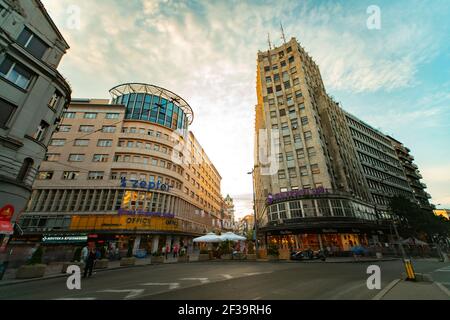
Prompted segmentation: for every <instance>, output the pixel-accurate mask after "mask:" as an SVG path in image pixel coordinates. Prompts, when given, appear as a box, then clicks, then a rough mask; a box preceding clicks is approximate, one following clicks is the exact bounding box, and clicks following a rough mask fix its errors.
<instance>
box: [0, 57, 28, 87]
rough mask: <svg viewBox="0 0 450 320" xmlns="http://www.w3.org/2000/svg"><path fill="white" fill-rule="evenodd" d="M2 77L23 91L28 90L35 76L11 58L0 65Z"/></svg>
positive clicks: (6, 58) (7, 58)
mask: <svg viewBox="0 0 450 320" xmlns="http://www.w3.org/2000/svg"><path fill="white" fill-rule="evenodd" d="M0 75H2V76H3V77H4V78H5V79H7V80H9V81H11V82H12V83H14V84H15V85H17V86H19V87H21V88H22V89H27V88H28V85H29V84H30V82H31V78H32V77H33V74H32V73H31V71H29V70H28V69H27V68H26V67H24V66H22V65H21V64H19V63H18V62H16V61H14V60H12V59H11V58H9V57H5V59H3V61H2V63H1V64H0Z"/></svg>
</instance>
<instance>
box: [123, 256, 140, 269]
mask: <svg viewBox="0 0 450 320" xmlns="http://www.w3.org/2000/svg"><path fill="white" fill-rule="evenodd" d="M135 264H136V258H135V257H129V258H122V259H120V266H121V267H127V266H134V265H135Z"/></svg>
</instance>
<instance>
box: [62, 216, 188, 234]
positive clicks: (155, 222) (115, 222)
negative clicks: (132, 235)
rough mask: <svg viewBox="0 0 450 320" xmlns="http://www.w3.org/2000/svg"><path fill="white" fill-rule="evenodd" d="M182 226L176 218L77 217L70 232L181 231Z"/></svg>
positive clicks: (73, 218)
mask: <svg viewBox="0 0 450 320" xmlns="http://www.w3.org/2000/svg"><path fill="white" fill-rule="evenodd" d="M180 224H181V223H180V221H179V220H178V219H175V218H163V217H146V216H136V215H86V216H84V215H83V216H80V215H76V216H72V221H71V223H70V230H74V231H75V230H133V231H135V230H142V231H180V230H181V225H180Z"/></svg>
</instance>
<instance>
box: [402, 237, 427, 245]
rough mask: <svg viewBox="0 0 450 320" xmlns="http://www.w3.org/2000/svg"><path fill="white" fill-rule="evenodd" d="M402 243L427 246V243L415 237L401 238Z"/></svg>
mask: <svg viewBox="0 0 450 320" xmlns="http://www.w3.org/2000/svg"><path fill="white" fill-rule="evenodd" d="M402 243H403V244H409V245H416V246H428V243H426V242H423V241H420V240H419V239H417V238H408V239H406V240H403V241H402Z"/></svg>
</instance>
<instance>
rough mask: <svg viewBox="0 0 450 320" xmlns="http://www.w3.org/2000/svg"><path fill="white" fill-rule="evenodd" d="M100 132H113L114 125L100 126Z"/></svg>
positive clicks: (114, 130)
mask: <svg viewBox="0 0 450 320" xmlns="http://www.w3.org/2000/svg"><path fill="white" fill-rule="evenodd" d="M102 132H105V133H114V132H116V126H103V127H102Z"/></svg>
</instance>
